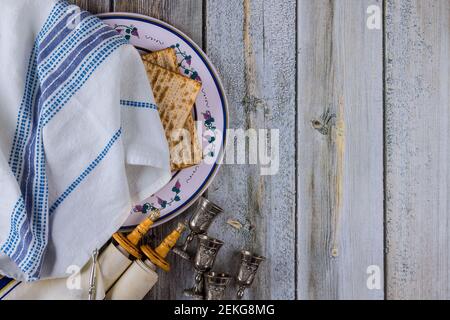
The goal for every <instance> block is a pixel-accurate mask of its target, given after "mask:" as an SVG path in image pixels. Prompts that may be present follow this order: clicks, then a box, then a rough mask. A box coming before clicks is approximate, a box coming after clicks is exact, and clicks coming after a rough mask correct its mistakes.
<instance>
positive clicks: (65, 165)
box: [0, 0, 171, 281]
mask: <svg viewBox="0 0 450 320" xmlns="http://www.w3.org/2000/svg"><path fill="white" fill-rule="evenodd" d="M0 43H1V44H2V45H1V47H0V251H1V254H0V273H2V274H4V275H6V276H8V277H12V278H14V279H18V280H20V281H34V280H38V279H51V278H60V277H66V276H67V271H68V269H70V268H71V267H73V266H79V267H82V266H84V265H85V264H86V263H87V261H88V260H89V257H90V255H91V253H92V251H93V250H94V249H96V248H100V247H101V246H102V245H103V244H104V243H106V242H107V240H108V239H109V238H110V237H111V235H112V234H113V233H114V232H115V231H116V230H117V229H118V228H120V227H121V225H122V224H123V223H124V222H125V220H126V219H127V217H128V215H129V213H130V212H131V207H132V204H133V203H137V202H140V201H142V200H144V199H145V198H147V197H148V196H150V195H152V194H153V193H154V192H156V191H158V190H159V189H160V188H161V187H163V186H164V185H165V184H166V183H167V182H168V181H169V180H170V177H171V174H170V169H169V151H168V146H167V141H166V139H165V136H164V131H163V128H162V125H161V122H160V119H159V114H158V112H157V108H156V106H155V102H154V98H153V95H152V92H151V88H150V85H149V83H148V80H147V77H146V73H145V69H144V67H143V65H142V62H141V60H140V57H139V53H138V52H137V51H136V50H135V49H134V48H133V47H132V46H130V45H129V44H127V42H126V40H125V39H124V38H123V37H122V36H120V35H118V34H117V33H116V32H115V31H114V30H112V29H111V28H109V27H107V26H106V25H105V24H103V23H102V22H101V21H100V20H99V19H98V18H96V17H94V16H92V15H90V14H88V13H87V12H82V11H80V10H79V8H78V7H76V6H72V5H68V4H67V3H66V2H65V1H57V0H40V1H36V0H3V1H2V18H1V19H0Z"/></svg>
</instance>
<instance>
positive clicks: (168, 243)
mask: <svg viewBox="0 0 450 320" xmlns="http://www.w3.org/2000/svg"><path fill="white" fill-rule="evenodd" d="M185 230H186V226H185V225H184V224H182V223H180V224H179V225H178V227H177V228H176V229H175V230H174V231H172V233H171V234H169V235H168V236H167V237H166V238H165V239H164V240H163V242H162V243H161V244H160V245H159V246H158V247H157V248H156V249H155V252H156V253H157V254H159V255H160V256H161V257H163V258H166V257H167V255H168V254H169V252H170V250H172V248H173V247H174V246H175V245H176V244H177V241H178V239H180V237H181V235H182V234H183V232H184V231H185Z"/></svg>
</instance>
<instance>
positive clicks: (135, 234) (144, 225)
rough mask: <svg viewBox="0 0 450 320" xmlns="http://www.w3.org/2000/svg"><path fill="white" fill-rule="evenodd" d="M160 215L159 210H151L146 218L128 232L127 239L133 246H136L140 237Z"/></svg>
mask: <svg viewBox="0 0 450 320" xmlns="http://www.w3.org/2000/svg"><path fill="white" fill-rule="evenodd" d="M159 217H160V212H159V211H152V213H151V214H150V215H149V216H148V218H147V219H145V220H144V221H142V222H141V224H140V225H138V226H137V227H136V229H134V230H133V231H132V232H131V233H130V234H128V236H127V239H128V240H129V241H130V243H132V244H133V245H134V246H137V245H138V244H139V242H140V241H141V240H142V238H143V237H144V236H145V235H146V234H147V232H149V231H150V228H151V227H152V226H153V224H154V223H155V221H156V220H158V219H159Z"/></svg>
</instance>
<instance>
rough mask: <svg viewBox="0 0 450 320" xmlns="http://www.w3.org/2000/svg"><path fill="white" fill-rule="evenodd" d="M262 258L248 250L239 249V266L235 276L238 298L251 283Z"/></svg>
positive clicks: (263, 258)
mask: <svg viewBox="0 0 450 320" xmlns="http://www.w3.org/2000/svg"><path fill="white" fill-rule="evenodd" d="M264 260H266V258H265V257H262V256H258V255H255V254H253V253H251V252H249V251H245V250H243V251H241V266H240V268H239V272H238V276H237V283H238V286H239V289H238V292H237V298H238V299H239V300H240V299H242V297H243V296H244V292H245V290H246V289H247V288H249V287H250V286H251V285H252V283H253V280H255V276H256V272H257V271H258V267H259V265H260V264H261V262H263V261H264Z"/></svg>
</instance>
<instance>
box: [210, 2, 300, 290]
mask: <svg viewBox="0 0 450 320" xmlns="http://www.w3.org/2000/svg"><path fill="white" fill-rule="evenodd" d="M205 16H206V28H205V29H206V35H205V36H206V41H205V43H206V50H207V53H208V55H209V56H210V58H211V59H212V61H213V63H214V64H215V66H216V67H217V68H218V71H219V73H220V75H221V77H222V80H223V82H224V86H225V90H226V91H227V93H228V99H229V104H230V121H231V124H230V127H231V128H236V129H244V130H247V129H264V128H267V129H278V130H279V134H280V162H281V163H280V168H279V173H278V174H277V175H274V176H263V175H261V172H260V167H259V166H257V165H225V166H224V167H223V168H222V169H221V172H220V173H219V175H218V177H217V179H216V180H215V182H214V183H213V185H212V186H211V188H210V189H209V198H210V199H212V200H213V201H215V202H216V203H218V204H219V205H221V206H223V208H224V209H225V210H226V212H225V214H223V215H222V216H221V217H219V218H218V219H217V222H216V223H215V224H214V225H213V227H212V230H211V235H213V236H216V237H218V238H219V239H222V240H224V241H225V243H226V245H225V247H224V248H223V249H222V252H221V253H220V256H219V257H218V259H217V267H216V268H217V269H218V270H224V271H227V272H231V273H232V274H235V273H236V270H237V267H238V263H239V254H238V252H239V250H241V249H248V250H253V251H255V252H256V253H258V254H261V255H264V256H266V257H267V258H268V261H266V262H265V263H263V265H262V266H261V269H260V273H259V275H258V277H257V279H256V280H255V283H254V286H253V287H252V288H251V290H248V292H247V294H246V298H252V299H294V298H295V271H296V270H295V245H296V244H295V202H296V199H295V190H296V187H295V184H296V182H295V172H296V168H295V158H296V153H295V148H296V143H295V123H296V119H295V114H296V102H295V98H296V96H295V82H296V59H295V31H294V30H295V24H296V1H295V0H287V1H270V0H244V1H242V0H231V1H227V3H226V5H225V4H224V2H223V1H220V0H208V1H207V5H206V14H205ZM229 143H231V144H232V145H233V142H229ZM229 219H234V220H238V221H240V222H242V224H243V225H244V228H242V229H241V230H240V231H238V230H235V229H233V228H232V227H230V226H229V225H228V224H227V221H228V220H229ZM234 293H235V292H234V291H230V295H229V297H233V296H232V295H231V294H234Z"/></svg>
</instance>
